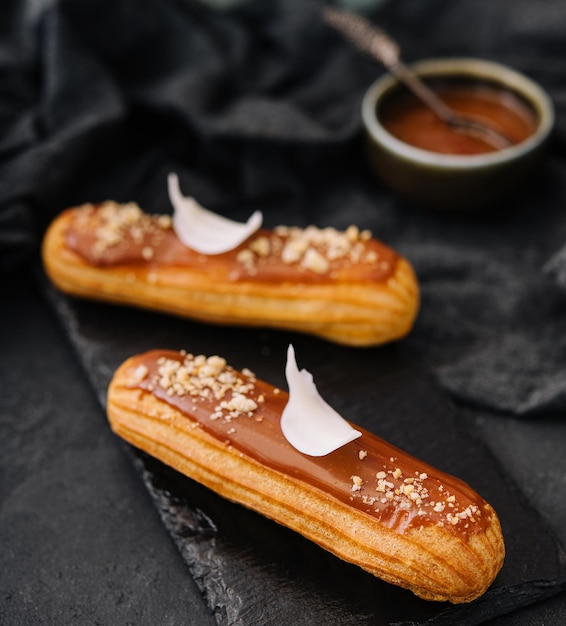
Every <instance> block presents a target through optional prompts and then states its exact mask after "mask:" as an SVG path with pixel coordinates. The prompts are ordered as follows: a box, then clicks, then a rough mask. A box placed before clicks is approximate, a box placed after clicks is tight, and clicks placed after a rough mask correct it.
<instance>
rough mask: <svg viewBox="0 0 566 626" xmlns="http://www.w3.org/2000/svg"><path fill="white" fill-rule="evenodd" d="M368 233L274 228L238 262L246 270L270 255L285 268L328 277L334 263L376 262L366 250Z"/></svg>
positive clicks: (242, 253)
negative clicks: (293, 268)
mask: <svg viewBox="0 0 566 626" xmlns="http://www.w3.org/2000/svg"><path fill="white" fill-rule="evenodd" d="M371 236H372V235H371V232H370V231H369V230H363V231H361V232H360V230H359V228H358V227H357V226H349V227H348V228H347V229H346V230H345V231H343V232H342V231H339V230H337V229H335V228H331V227H328V228H317V227H316V226H307V228H298V227H294V226H293V227H291V226H277V227H276V228H275V229H274V231H273V234H272V235H270V236H269V237H267V236H265V235H259V236H258V237H256V238H255V239H252V240H251V241H250V243H249V244H248V246H247V247H246V248H244V249H242V250H240V252H239V253H238V255H237V261H238V263H240V264H242V265H244V267H245V268H246V269H248V270H250V269H251V268H253V267H255V264H256V263H257V262H258V261H260V260H261V259H263V258H266V257H268V256H269V255H278V256H279V257H280V259H281V261H282V262H283V263H284V264H285V265H299V266H300V267H303V268H304V269H307V270H309V271H311V272H314V273H315V274H327V273H328V272H329V271H330V269H331V264H332V262H333V261H337V260H348V261H350V262H351V263H371V264H373V263H377V262H378V261H379V258H378V255H377V253H376V252H375V250H367V249H366V245H365V244H366V242H368V241H369V240H370V239H371Z"/></svg>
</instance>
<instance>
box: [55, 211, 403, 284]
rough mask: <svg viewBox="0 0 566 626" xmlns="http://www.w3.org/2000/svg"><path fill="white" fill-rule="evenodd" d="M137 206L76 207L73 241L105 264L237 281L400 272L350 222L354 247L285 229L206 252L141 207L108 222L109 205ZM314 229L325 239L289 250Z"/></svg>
mask: <svg viewBox="0 0 566 626" xmlns="http://www.w3.org/2000/svg"><path fill="white" fill-rule="evenodd" d="M133 206H135V205H117V204H116V203H103V204H101V205H85V206H82V207H78V208H75V209H71V210H70V223H69V226H68V228H67V229H66V233H65V244H66V246H67V247H68V248H69V249H70V250H72V251H74V252H75V253H77V254H78V255H79V256H80V257H82V258H83V259H84V260H85V261H86V262H88V263H89V264H91V265H94V266H98V267H118V266H132V267H138V268H140V267H144V268H147V269H148V270H149V271H151V270H157V269H159V268H166V267H186V268H190V269H191V270H194V271H195V272H202V273H203V275H210V276H211V277H216V278H218V279H219V280H228V281H232V282H237V281H249V280H253V281H260V282H261V281H263V282H268V283H283V282H295V283H299V282H300V283H336V282H372V283H379V282H385V281H386V280H387V279H388V278H389V277H390V276H392V275H393V273H394V271H395V265H396V262H397V259H398V255H397V254H396V253H395V252H394V251H393V250H392V249H391V248H389V247H388V246H386V245H384V244H382V243H381V242H379V241H377V240H376V239H373V238H371V237H361V236H360V234H359V232H358V231H357V229H355V227H350V228H354V231H352V232H353V233H354V235H353V237H352V242H350V243H348V244H347V249H345V247H344V241H345V237H344V234H343V233H338V231H335V230H334V229H316V228H314V227H309V228H310V229H311V230H309V228H307V229H289V228H286V227H280V228H279V229H275V230H274V231H269V230H265V229H264V230H260V231H258V232H257V233H255V234H254V235H253V236H252V237H251V238H250V239H249V240H248V241H246V242H244V243H243V244H241V245H240V246H238V247H237V248H235V249H234V250H231V251H229V252H225V253H222V254H217V255H204V254H200V253H199V252H196V251H195V250H192V249H190V248H188V247H186V246H184V245H183V244H182V243H181V241H180V240H179V239H178V237H177V236H176V234H175V232H174V230H173V229H172V228H171V224H170V218H169V217H168V216H164V215H161V216H157V215H155V216H150V215H148V214H140V213H139V209H138V215H137V217H136V218H135V219H134V218H132V219H131V220H130V221H128V220H125V219H122V221H121V223H120V225H119V226H116V227H113V228H111V227H110V226H109V224H111V221H110V220H109V219H108V218H107V215H108V214H111V213H112V211H109V208H112V209H113V210H114V211H116V212H124V211H131V212H132V213H134V210H133V209H132V207H133ZM311 231H312V233H314V236H315V239H318V240H320V241H322V242H323V243H321V244H317V243H312V242H311V243H309V244H308V248H307V245H306V244H304V245H303V244H302V243H301V242H300V243H301V247H302V248H305V249H302V250H301V251H300V254H297V258H296V259H295V258H291V257H290V255H289V254H286V252H287V249H288V247H289V246H288V244H289V242H290V240H291V239H292V238H293V237H295V238H298V237H299V235H300V236H302V237H303V238H304V239H307V238H308V236H309V233H310V232H311ZM297 233H299V235H297ZM327 235H328V236H327ZM325 238H326V239H327V240H328V242H326V241H325ZM333 238H334V239H338V238H340V239H339V241H340V243H341V245H342V248H341V249H340V250H339V251H338V252H336V247H335V248H334V249H333V248H332V240H333ZM311 239H312V238H311ZM296 247H297V248H298V247H299V246H296ZM309 251H312V255H311V257H309V258H311V262H310V263H308V262H305V259H306V258H307V256H308V252H309ZM312 256H314V257H315V260H318V265H317V264H316V263H313V262H312ZM290 258H291V260H289V259H290ZM284 259H286V260H284ZM320 264H322V268H321V265H320Z"/></svg>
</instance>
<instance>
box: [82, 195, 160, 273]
mask: <svg viewBox="0 0 566 626" xmlns="http://www.w3.org/2000/svg"><path fill="white" fill-rule="evenodd" d="M76 215H77V217H76V219H77V225H78V226H79V227H80V228H83V227H84V228H89V229H90V228H94V234H95V242H94V244H93V249H92V251H93V254H94V255H95V256H97V257H101V256H102V255H103V254H104V253H105V252H106V251H107V250H108V249H110V248H115V247H118V246H120V245H127V243H126V242H127V240H128V238H129V239H130V240H131V241H133V242H134V243H136V244H138V245H141V244H144V242H148V243H151V244H152V245H144V246H143V248H142V251H141V254H142V257H143V258H144V259H145V260H146V261H149V260H150V259H152V258H153V255H154V253H155V250H154V246H155V245H157V244H158V243H159V242H160V240H161V237H162V236H163V233H164V231H165V230H168V229H170V228H171V217H170V216H169V215H155V216H152V215H148V214H146V213H144V212H143V211H142V210H141V208H140V207H139V206H138V205H137V204H136V203H135V202H129V203H126V204H119V203H118V202H114V201H111V200H109V201H106V202H103V203H102V204H100V205H98V206H95V205H93V204H85V205H83V207H82V210H81V211H79V212H77V214H76Z"/></svg>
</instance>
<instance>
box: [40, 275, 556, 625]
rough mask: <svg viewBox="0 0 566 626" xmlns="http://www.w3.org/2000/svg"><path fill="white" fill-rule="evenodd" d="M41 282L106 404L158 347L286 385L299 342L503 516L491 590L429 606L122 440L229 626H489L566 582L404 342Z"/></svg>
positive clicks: (310, 364)
mask: <svg viewBox="0 0 566 626" xmlns="http://www.w3.org/2000/svg"><path fill="white" fill-rule="evenodd" d="M45 291H46V294H47V295H48V300H49V301H50V303H51V304H52V305H53V308H54V310H55V312H56V315H57V316H58V318H59V319H60V321H61V323H62V325H63V328H64V329H65V331H66V333H67V335H68V337H69V339H70V341H71V343H72V345H73V346H74V348H75V350H76V353H77V355H78V358H79V360H80V362H81V364H82V366H83V367H84V370H85V372H86V375H87V377H88V379H89V380H90V382H91V384H92V386H93V388H94V390H95V393H96V394H97V397H98V399H99V401H100V403H101V405H102V406H103V407H104V405H105V397H106V389H107V386H108V383H109V381H110V378H111V376H112V374H113V372H114V370H115V369H116V367H117V366H118V365H119V364H120V363H121V362H122V361H123V360H125V359H126V358H127V357H129V356H130V355H132V354H135V353H139V352H143V351H144V350H148V349H152V348H172V349H186V350H189V351H191V352H195V353H205V354H221V355H223V356H225V357H226V358H227V359H228V361H229V362H230V363H231V364H232V365H233V366H235V367H237V368H241V367H249V368H250V369H252V370H254V371H255V372H256V374H257V375H258V376H260V377H261V378H263V379H265V380H267V381H269V382H271V383H273V384H275V385H278V386H281V387H282V388H286V385H285V379H284V374H283V369H284V359H285V351H286V348H287V345H288V344H289V343H290V342H292V343H293V344H294V346H295V349H296V351H297V358H298V362H299V364H300V366H301V367H305V368H307V369H309V370H310V371H311V372H312V373H313V375H314V377H315V380H316V382H317V386H318V388H319V390H320V392H321V393H322V394H323V396H324V397H325V398H326V399H327V400H328V401H329V402H330V404H332V405H333V406H334V407H335V408H336V409H337V410H339V411H340V412H341V413H342V414H343V415H344V416H346V417H347V418H348V419H350V420H352V421H354V422H356V423H358V424H360V425H362V426H364V427H366V428H368V429H370V430H372V431H374V432H376V433H377V434H379V435H380V436H382V437H384V438H386V439H388V440H389V441H391V442H392V443H394V444H396V445H398V446H400V447H401V448H403V449H405V450H407V451H408V452H411V453H413V454H415V455H416V456H418V457H420V458H422V459H423V460H425V461H427V462H429V463H431V464H433V465H435V466H437V467H439V468H441V469H443V470H445V471H447V472H450V473H452V474H455V475H457V476H459V477H461V478H463V479H464V480H466V481H467V482H468V483H470V484H471V485H472V486H473V487H474V488H475V489H477V490H478V491H479V492H480V493H481V494H482V495H483V496H484V497H485V498H486V499H487V500H488V501H489V502H491V504H492V505H493V506H494V507H495V509H496V510H497V511H498V513H499V516H500V519H501V522H502V526H503V531H504V535H505V539H506V547H507V556H506V561H505V565H504V567H503V569H502V571H501V573H500V575H499V576H498V578H497V580H496V581H495V583H494V585H493V586H492V588H491V589H490V590H489V591H488V592H487V593H486V594H485V595H484V596H483V597H482V598H481V599H479V600H477V601H475V602H473V603H471V604H468V605H459V606H452V605H448V604H441V603H430V602H425V601H422V600H419V599H418V598H416V597H414V596H413V595H412V594H411V593H409V592H407V591H404V590H401V589H397V588H395V587H393V586H391V585H388V584H385V583H383V582H381V581H379V580H377V579H375V578H374V577H372V576H370V575H368V574H366V573H364V572H362V571H361V570H359V569H358V568H356V567H355V566H352V565H350V564H347V563H344V562H342V561H340V560H338V559H336V558H335V557H333V556H332V555H330V554H328V553H326V552H325V551H323V550H322V549H320V548H318V547H317V546H316V545H314V544H312V543H310V542H308V541H306V540H305V539H303V538H302V537H300V536H298V535H296V534H295V533H293V532H291V531H289V530H288V529H286V528H283V527H281V526H279V525H277V524H275V523H273V522H271V521H269V520H267V519H264V518H263V517H261V516H259V515H257V514H255V513H253V512H251V511H248V510H246V509H245V508H243V507H241V506H238V505H235V504H233V503H230V502H227V501H225V500H223V499H222V498H219V497H218V496H216V495H215V494H214V493H212V492H210V491H209V490H208V489H205V488H203V487H202V486H200V485H198V484H196V483H195V482H193V481H192V480H190V479H187V478H185V477H183V476H181V475H179V474H178V473H176V472H174V471H172V470H171V469H169V468H168V467H166V466H164V465H163V464H161V463H160V462H158V461H156V460H154V459H151V458H149V457H147V456H146V455H145V454H142V453H140V452H139V451H136V450H134V449H133V448H131V447H130V446H128V445H126V444H124V448H125V450H126V453H127V454H128V455H129V456H130V457H131V459H132V462H133V463H134V464H135V466H136V467H137V469H138V470H139V473H140V476H141V477H142V479H143V482H144V483H145V486H146V487H147V489H148V490H149V492H150V494H151V496H152V498H153V500H154V503H155V506H156V507H157V509H158V511H159V513H160V515H161V518H162V520H163V522H164V525H165V527H166V528H167V530H168V532H169V533H170V535H171V537H172V538H173V540H174V542H175V543H176V545H177V547H178V548H179V551H180V553H181V555H182V557H183V558H184V560H185V562H186V563H187V565H188V567H189V569H190V572H191V574H192V576H193V577H194V579H195V581H196V583H197V585H198V586H199V588H200V589H201V591H202V593H203V596H204V598H205V600H206V602H207V603H208V605H209V607H210V609H211V611H212V613H213V614H214V616H215V617H216V620H217V622H218V623H219V624H241V625H254V624H276V623H293V624H309V625H311V624H323V623H324V624H340V625H348V624H375V625H381V624H408V623H410V624H423V623H430V624H454V623H466V624H479V623H482V622H484V621H487V620H489V619H492V618H494V617H497V616H499V615H503V614H506V613H509V612H511V611H513V610H515V609H517V608H520V607H522V606H525V605H527V604H529V603H532V602H536V601H538V600H541V599H543V598H545V597H548V596H550V595H553V594H554V593H557V592H558V591H559V590H561V589H562V588H564V587H565V586H566V555H565V553H564V551H563V550H562V549H561V547H560V546H559V545H558V543H557V541H556V539H555V537H554V536H553V534H552V533H551V531H550V530H549V529H548V528H547V527H546V525H545V524H544V523H543V521H542V520H541V519H540V518H539V516H538V514H537V513H536V512H535V511H534V510H533V509H532V508H530V506H529V505H528V504H527V503H526V502H525V501H524V500H523V498H522V495H521V493H520V492H519V491H518V490H517V489H516V488H515V486H514V485H513V484H512V483H511V482H510V481H509V480H508V479H507V477H506V476H505V473H504V472H503V471H502V469H501V467H500V466H499V464H498V462H497V460H496V459H495V458H494V457H493V455H492V453H491V452H490V451H489V450H488V448H487V447H486V446H485V444H484V443H483V442H482V441H481V440H480V439H479V438H478V437H477V436H476V434H475V433H473V432H470V431H469V429H468V428H467V426H466V425H465V423H464V420H462V419H461V415H459V410H458V408H457V407H456V406H455V405H454V404H453V402H452V401H451V399H450V398H449V397H448V396H447V394H446V393H445V391H444V390H442V389H441V388H440V387H439V385H438V384H437V382H436V380H435V378H434V377H433V376H432V375H431V373H430V372H429V371H427V369H426V368H425V367H424V366H422V365H421V364H419V363H418V362H415V359H414V356H413V355H411V354H410V353H409V351H407V350H405V347H404V344H403V342H400V343H397V344H394V345H389V346H385V347H380V348H374V349H368V350H356V349H350V348H345V347H341V346H335V345H332V344H329V343H327V342H325V341H322V340H318V339H315V338H311V337H308V336H301V335H297V334H291V333H285V332H277V331H264V330H257V329H234V328H225V327H215V326H207V325H203V324H199V323H194V322H190V321H187V320H180V319H175V318H170V317H167V316H163V315H159V314H154V313H150V312H145V311H138V310H130V309H128V308H123V307H114V306H108V305H104V304H98V303H92V302H84V301H79V300H75V299H73V298H67V297H65V296H62V295H61V294H59V293H57V292H56V291H55V290H53V289H52V288H51V287H50V286H49V285H47V284H46V290H45ZM140 549H141V547H140Z"/></svg>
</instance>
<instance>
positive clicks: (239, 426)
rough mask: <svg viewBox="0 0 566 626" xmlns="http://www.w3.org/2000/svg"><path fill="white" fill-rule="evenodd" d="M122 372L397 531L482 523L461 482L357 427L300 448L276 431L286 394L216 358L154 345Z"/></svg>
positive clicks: (461, 531)
mask: <svg viewBox="0 0 566 626" xmlns="http://www.w3.org/2000/svg"><path fill="white" fill-rule="evenodd" d="M128 374H129V376H130V377H131V383H130V384H129V385H128V386H129V387H131V388H137V389H142V390H145V391H146V392H150V393H152V394H154V395H155V396H156V397H157V398H159V399H160V400H162V401H164V402H166V403H168V404H169V405H171V406H172V407H175V408H176V409H177V410H179V411H180V412H181V413H182V414H183V415H185V416H186V417H187V419H189V420H191V422H192V423H193V424H194V427H201V428H203V429H204V430H205V431H206V432H207V433H208V434H210V435H212V436H213V437H215V438H216V439H218V440H219V441H220V442H223V443H224V444H225V445H227V446H231V447H233V448H234V449H236V450H238V451H240V452H242V453H244V454H246V455H247V456H249V457H251V458H253V459H256V460H257V461H259V462H260V463H262V464H263V465H265V466H267V467H270V468H272V469H274V470H276V471H279V472H282V473H284V474H286V475H289V476H292V477H295V478H297V479H299V480H301V481H303V482H305V483H307V484H310V485H312V486H314V487H316V488H319V489H321V490H323V491H324V492H326V493H329V494H331V495H332V496H334V497H335V498H336V499H337V500H339V501H341V502H343V503H345V504H347V505H350V506H353V507H355V508H356V509H358V510H360V511H362V512H364V513H366V514H367V515H370V516H372V517H374V518H376V519H377V520H378V521H380V522H381V523H382V524H385V525H386V526H387V527H389V528H391V529H394V530H395V531H397V532H399V533H403V532H404V531H405V529H407V528H410V527H415V528H420V527H422V526H427V525H438V526H442V527H444V528H446V529H447V530H449V532H452V533H454V534H456V535H458V536H460V537H462V538H464V539H465V538H467V537H469V536H470V535H472V534H474V533H476V532H482V531H483V530H485V527H486V526H487V524H488V523H489V520H490V517H491V512H490V510H487V509H486V507H487V504H486V502H485V501H484V500H483V499H482V498H481V497H480V496H479V495H478V494H477V493H476V492H475V491H473V490H472V489H471V488H470V487H469V486H468V485H467V484H466V483H464V482H463V481H461V480H459V479H457V478H455V477H453V476H450V475H448V474H445V473H443V472H441V471H439V470H437V469H435V468H433V467H431V466H430V465H428V464H426V463H424V462H423V461H419V460H418V459H416V458H414V457H412V456H410V455H408V454H407V453H405V452H403V451H402V450H400V449H399V448H397V447H395V446H393V445H392V444H390V443H388V442H386V441H385V440H383V439H381V438H379V437H377V436H376V435H374V434H372V433H370V432H368V431H366V430H364V429H362V428H359V427H358V426H356V428H357V429H358V430H360V431H361V432H362V436H361V437H359V438H358V439H356V440H355V441H352V442H350V443H348V444H346V445H345V446H343V447H341V448H339V449H338V450H336V451H334V452H332V453H331V454H329V455H326V456H324V457H310V456H307V455H304V454H302V453H300V452H299V451H298V450H296V449H295V448H294V447H292V446H291V445H290V444H289V443H288V442H287V440H286V439H285V437H284V436H283V433H282V432H281V429H280V418H281V413H282V411H283V408H284V406H285V404H286V403H287V400H288V395H287V393H285V392H284V391H282V390H279V389H277V388H275V387H272V386H271V385H269V384H267V383H265V382H263V381H261V380H259V379H257V378H256V377H255V375H254V374H253V373H252V372H250V371H248V370H245V369H244V370H242V372H238V371H236V370H234V369H232V368H231V367H229V366H227V365H226V361H225V360H224V359H223V358H221V357H218V356H213V357H209V358H206V357H204V356H202V355H201V356H194V355H191V354H186V353H184V352H175V351H157V350H155V351H151V352H148V353H146V354H143V355H140V356H139V357H136V358H135V359H134V360H133V364H132V366H131V369H130V371H129V372H128ZM163 419H167V417H166V416H164V417H163Z"/></svg>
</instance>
